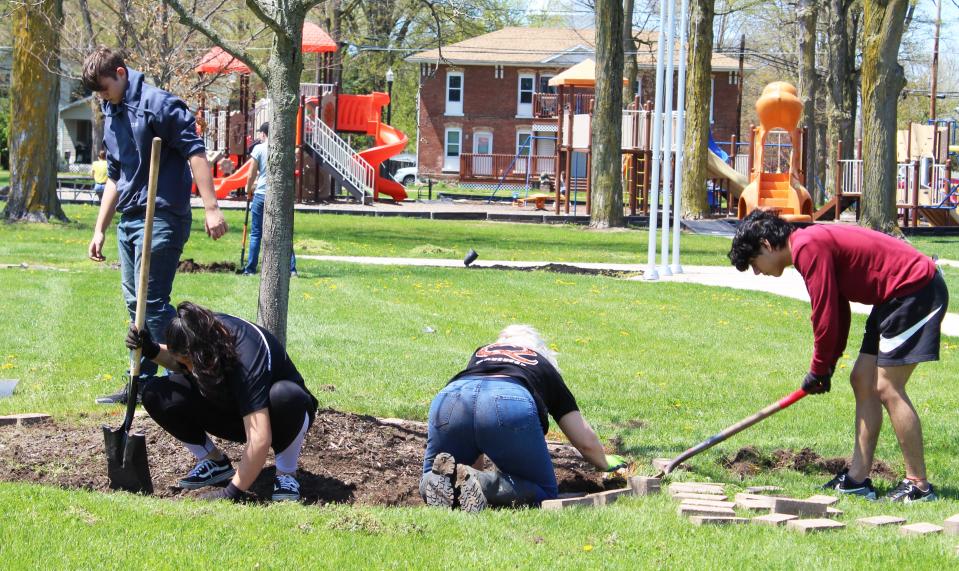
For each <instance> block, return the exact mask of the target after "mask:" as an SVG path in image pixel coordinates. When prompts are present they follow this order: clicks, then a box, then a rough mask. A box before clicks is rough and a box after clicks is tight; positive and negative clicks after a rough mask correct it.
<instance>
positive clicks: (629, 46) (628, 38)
mask: <svg viewBox="0 0 959 571" xmlns="http://www.w3.org/2000/svg"><path fill="white" fill-rule="evenodd" d="M634 6H635V0H623V69H624V72H623V75H624V76H625V77H626V83H625V84H624V85H623V106H626V105H629V103H630V102H631V101H632V100H633V95H634V94H635V93H636V92H635V91H634V90H635V89H636V77H637V76H638V75H639V65H638V64H637V61H636V38H634V37H633V8H634Z"/></svg>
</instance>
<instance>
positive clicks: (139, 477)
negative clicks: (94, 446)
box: [103, 426, 153, 494]
mask: <svg viewBox="0 0 959 571" xmlns="http://www.w3.org/2000/svg"><path fill="white" fill-rule="evenodd" d="M103 441H104V444H105V445H106V454H107V475H108V477H109V478H110V489H111V490H126V491H128V492H133V493H135V494H152V493H153V479H152V478H150V464H149V463H148V462H147V442H146V437H144V436H143V435H142V434H130V433H129V432H127V430H126V427H125V426H121V427H120V428H117V429H112V428H110V427H109V426H104V427H103Z"/></svg>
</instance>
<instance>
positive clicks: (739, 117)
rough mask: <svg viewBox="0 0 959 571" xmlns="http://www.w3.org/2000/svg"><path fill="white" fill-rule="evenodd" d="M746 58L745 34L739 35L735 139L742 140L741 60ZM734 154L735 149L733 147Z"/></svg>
mask: <svg viewBox="0 0 959 571" xmlns="http://www.w3.org/2000/svg"><path fill="white" fill-rule="evenodd" d="M744 59H746V34H743V35H741V36H739V76H738V77H737V78H736V79H737V80H738V81H737V82H736V83H738V84H739V89H738V93H737V94H736V140H737V141H741V140H742V132H741V131H742V127H741V125H742V122H743V60H744ZM733 154H734V155H735V154H736V149H733Z"/></svg>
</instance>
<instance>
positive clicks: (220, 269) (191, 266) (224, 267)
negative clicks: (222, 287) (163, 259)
mask: <svg viewBox="0 0 959 571" xmlns="http://www.w3.org/2000/svg"><path fill="white" fill-rule="evenodd" d="M176 271H177V272H179V273H181V274H198V273H226V272H228V273H235V272H236V264H234V263H233V262H213V263H212V264H199V263H197V262H194V261H193V258H187V259H185V260H180V263H179V264H178V265H177V267H176Z"/></svg>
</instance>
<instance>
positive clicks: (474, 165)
mask: <svg viewBox="0 0 959 571" xmlns="http://www.w3.org/2000/svg"><path fill="white" fill-rule="evenodd" d="M555 166H556V158H555V157H554V156H553V155H533V156H519V157H517V156H516V155H507V154H476V153H463V154H462V155H460V180H461V181H464V182H469V181H491V180H493V181H498V180H500V179H501V178H503V175H504V174H505V175H506V180H510V181H521V180H526V175H527V171H529V177H530V180H531V181H534V180H535V181H536V182H537V183H538V178H539V175H540V174H543V173H547V174H549V175H550V176H552V175H553V170H554V169H555Z"/></svg>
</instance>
